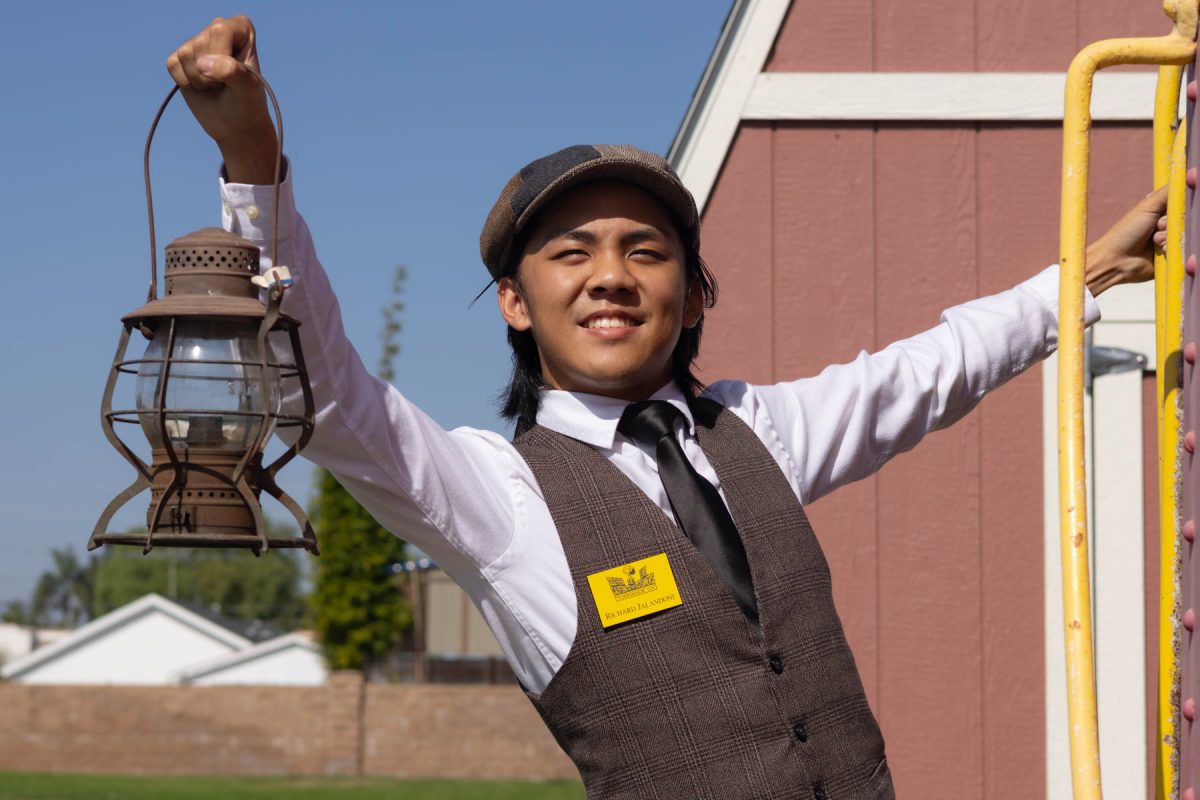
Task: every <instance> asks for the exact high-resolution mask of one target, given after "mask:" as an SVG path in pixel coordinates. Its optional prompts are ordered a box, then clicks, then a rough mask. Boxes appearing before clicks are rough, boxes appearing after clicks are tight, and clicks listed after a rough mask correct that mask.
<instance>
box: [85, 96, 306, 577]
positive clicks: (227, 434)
mask: <svg viewBox="0 0 1200 800" xmlns="http://www.w3.org/2000/svg"><path fill="white" fill-rule="evenodd" d="M257 77H258V78H259V80H260V82H261V83H262V85H263V88H264V89H265V90H266V92H267V95H268V96H269V97H270V99H271V103H272V105H273V106H274V109H275V118H276V120H277V121H278V123H279V138H278V145H279V151H278V159H277V161H276V165H275V207H276V211H278V207H279V182H280V174H281V171H282V162H283V121H282V119H281V118H280V116H279V104H278V102H277V101H276V99H275V95H274V92H272V91H271V88H270V86H268V85H267V83H266V81H264V80H263V79H262V78H261V76H257ZM177 91H178V87H176V88H174V89H172V90H171V92H170V93H169V94H168V95H167V97H166V99H165V100H164V101H163V103H162V105H161V106H160V107H159V109H158V113H157V114H156V115H155V117H154V121H153V123H151V125H150V133H149V134H148V135H147V137H146V149H145V155H144V168H145V180H146V206H147V209H148V212H149V217H150V291H149V293H148V295H147V302H146V304H145V305H143V306H142V307H141V308H138V309H137V310H135V311H132V312H130V313H129V314H126V315H125V316H124V317H122V319H121V322H122V324H123V330H122V332H121V338H120V342H119V344H118V345H117V353H116V356H114V358H113V364H112V369H111V370H110V372H109V377H108V382H107V384H106V386H105V389H104V399H103V401H102V403H101V412H100V417H101V421H102V425H103V427H104V433H105V436H107V437H108V440H109V441H110V442H111V443H112V445H113V446H114V447H115V448H117V450H118V451H119V452H120V453H121V455H122V456H123V457H124V458H125V460H126V461H128V462H129V463H130V464H131V465H132V466H133V468H134V469H135V470H136V471H137V479H136V480H135V481H134V482H133V483H132V484H131V485H130V486H129V487H128V488H127V489H125V491H123V492H121V493H120V494H119V495H117V496H116V497H115V498H113V500H112V501H111V502H109V504H108V506H107V507H105V509H104V512H103V513H102V514H101V515H100V519H99V521H98V522H97V523H96V527H95V529H94V530H93V532H92V536H91V539H90V540H89V541H88V549H89V550H91V549H95V548H97V547H99V546H101V545H104V544H126V545H141V546H142V547H143V552H149V551H150V549H151V548H152V547H155V546H160V547H161V546H167V547H245V548H249V549H250V550H252V551H253V552H254V553H255V555H259V554H261V553H262V552H264V551H266V550H267V549H269V548H271V547H303V548H305V549H306V550H309V551H310V552H312V553H314V554H316V553H317V552H318V549H317V539H316V535H315V534H314V533H313V529H312V525H311V524H310V523H309V521H308V518H307V517H306V516H305V514H304V511H303V509H302V508H301V507H300V505H299V504H298V503H296V501H295V500H293V499H292V498H291V497H290V496H288V495H287V493H285V492H284V491H283V490H282V489H280V488H279V484H278V483H277V482H276V480H275V476H276V475H277V473H278V472H279V470H280V469H281V468H282V467H283V466H284V465H285V464H286V463H287V462H289V461H291V460H292V459H293V458H294V457H295V456H296V454H297V453H299V452H300V450H301V448H303V447H304V445H305V444H306V443H307V442H308V440H309V437H310V436H311V435H312V430H313V398H312V388H311V386H310V384H309V380H308V374H307V373H306V371H305V369H304V358H303V355H302V353H301V349H300V338H299V335H298V331H297V328H298V327H299V325H300V323H299V322H298V321H296V320H295V319H293V318H292V317H290V316H288V315H287V314H284V313H283V312H282V311H281V310H280V305H281V303H282V300H283V295H284V293H285V291H286V289H287V287H288V285H290V282H291V281H290V277H289V276H288V273H287V269H286V267H278V265H277V262H276V260H275V255H276V249H277V247H278V242H279V230H278V224H279V223H278V215H277V214H276V216H275V221H274V222H273V225H272V235H271V256H272V259H271V261H272V268H271V269H270V270H268V271H267V276H266V277H265V278H264V277H260V276H259V250H258V247H257V246H256V245H255V244H254V243H252V242H250V241H248V240H246V239H242V238H241V237H238V236H235V235H234V234H232V233H227V232H226V231H224V230H221V229H219V228H204V229H202V230H199V231H196V232H194V233H189V234H187V235H186V236H183V237H181V238H179V239H176V240H175V241H173V242H171V243H170V244H169V245H167V247H166V256H165V258H166V276H165V277H166V281H165V282H166V295H165V296H164V297H162V298H160V297H158V268H157V261H156V249H157V248H156V245H155V233H154V203H153V200H152V198H151V193H150V143H151V141H152V140H153V138H154V131H155V128H157V127H158V121H159V119H160V118H161V117H162V114H163V111H164V110H165V109H166V107H167V104H168V103H170V102H171V98H172V97H174V96H175V93H176V92H177ZM134 331H137V332H139V333H141V334H142V335H143V336H145V337H146V338H147V339H149V345H148V346H147V347H146V352H145V355H144V356H142V357H141V358H133V359H129V358H126V350H127V348H128V345H129V339H130V336H131V335H132V334H133V332H134ZM271 334H274V335H271ZM269 335H271V336H270V341H269V339H268V336H269ZM285 342H286V345H285ZM123 375H125V376H134V380H135V381H136V384H135V394H136V401H135V408H131V409H119V410H113V407H112V400H113V393H114V390H115V389H116V386H117V382H118V380H119V379H120V378H121V376H123ZM289 382H291V384H292V385H291V387H289V388H293V389H294V388H296V385H297V384H298V389H299V394H300V395H301V396H302V397H303V406H304V408H303V412H302V413H284V411H283V410H281V406H282V396H283V393H284V392H283V388H284V387H285V386H287V385H288V383H289ZM118 423H124V424H129V425H135V426H137V427H140V428H141V431H142V433H143V434H145V436H146V438H147V439H148V440H149V444H150V453H151V461H150V463H149V464H147V463H146V462H145V461H143V460H142V459H141V458H140V457H139V456H138V455H137V454H136V453H135V452H134V450H133V449H132V448H130V447H129V446H128V445H127V444H126V443H125V442H124V441H123V440H122V439H121V437H120V436H118V435H117V432H116V424H118ZM286 428H295V429H298V435H296V436H295V437H294V439H293V441H292V443H291V446H290V447H288V448H287V450H286V451H285V452H284V453H283V454H282V455H281V456H279V457H278V458H277V459H276V460H275V461H274V462H272V463H270V464H268V465H265V466H264V464H263V449H264V447H265V445H266V443H267V440H268V439H269V438H270V436H271V434H272V432H274V431H275V430H277V429H286ZM144 489H149V490H150V506H149V509H148V510H147V512H146V532H145V533H111V532H107V530H106V529H107V527H108V524H109V522H110V521H111V519H112V517H113V515H114V514H115V513H116V511H117V510H118V509H119V508H121V507H122V506H124V505H125V504H126V503H127V502H129V500H131V499H132V498H133V497H134V496H135V495H137V494H140V493H141V492H142V491H143V490H144ZM264 491H265V492H266V493H267V494H269V495H271V496H272V497H274V498H275V499H277V500H278V501H279V502H280V503H281V504H282V505H283V506H284V507H285V508H287V509H288V511H290V512H291V514H292V516H293V517H295V520H296V523H297V524H298V525H299V527H300V535H299V536H294V537H290V538H282V537H269V536H268V535H267V530H266V525H265V523H264V518H263V512H262V507H261V506H260V504H259V498H260V497H261V494H262V492H264Z"/></svg>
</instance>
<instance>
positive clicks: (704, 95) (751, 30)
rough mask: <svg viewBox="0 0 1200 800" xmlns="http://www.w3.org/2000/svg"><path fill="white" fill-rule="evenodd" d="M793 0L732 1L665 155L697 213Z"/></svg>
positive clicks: (706, 195) (722, 160) (714, 178)
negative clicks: (686, 189)
mask: <svg viewBox="0 0 1200 800" xmlns="http://www.w3.org/2000/svg"><path fill="white" fill-rule="evenodd" d="M789 5H791V0H734V3H733V6H732V7H731V8H730V9H729V16H727V17H726V18H725V24H724V26H722V28H721V34H720V36H718V37H717V44H716V46H715V47H714V48H713V52H712V55H711V56H709V59H708V65H707V66H706V67H705V68H704V73H703V74H702V75H701V76H700V82H699V84H698V85H697V86H696V91H695V92H693V93H692V102H691V103H690V104H689V105H688V110H687V113H685V114H684V116H683V121H682V122H681V123H680V125H679V130H678V131H677V132H676V134H675V139H674V141H672V142H671V147H670V149H669V150H668V151H667V160H668V161H669V162H671V166H672V167H674V168H675V171H676V172H678V173H679V177H680V178H681V179H682V180H683V183H684V185H685V186H687V188H688V189H689V190H690V191H691V193H692V195H693V196H694V197H695V198H696V207H697V208H699V209H700V211H701V213H703V211H704V205H705V203H707V202H708V195H709V193H710V192H711V191H712V188H713V184H714V183H716V180H717V175H718V173H720V171H721V165H722V164H724V163H725V154H726V153H728V152H729V147H730V145H731V144H732V142H733V137H734V135H735V134H736V133H737V128H738V123H739V122H740V121H741V118H742V109H743V108H744V107H745V105H746V101H747V100H748V99H749V98H750V93H751V91H752V90H753V89H754V82H755V79H757V78H758V75H759V73H760V72H762V70H763V67H764V66H765V65H766V63H767V57H768V56H769V55H770V54H771V47H772V46H773V45H774V44H775V38H776V36H777V35H778V34H779V29H780V28H781V27H782V26H783V20H784V17H786V16H787V10H788V6H789Z"/></svg>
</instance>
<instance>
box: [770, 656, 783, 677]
mask: <svg viewBox="0 0 1200 800" xmlns="http://www.w3.org/2000/svg"><path fill="white" fill-rule="evenodd" d="M767 663H768V664H770V665H771V672H774V673H775V674H776V675H778V674H779V673H781V672H783V659H781V658H780V657H779V656H771V657H770V658H769V659H767Z"/></svg>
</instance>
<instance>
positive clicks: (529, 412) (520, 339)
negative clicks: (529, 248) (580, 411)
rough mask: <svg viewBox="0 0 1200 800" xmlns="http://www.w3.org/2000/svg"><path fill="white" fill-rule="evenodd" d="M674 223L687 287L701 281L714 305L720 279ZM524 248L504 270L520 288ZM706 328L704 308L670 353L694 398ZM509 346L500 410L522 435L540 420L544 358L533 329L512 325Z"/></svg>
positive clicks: (675, 373) (674, 372)
mask: <svg viewBox="0 0 1200 800" xmlns="http://www.w3.org/2000/svg"><path fill="white" fill-rule="evenodd" d="M672 222H673V223H674V225H675V230H676V231H677V232H678V233H679V238H680V241H682V242H683V249H684V260H683V265H684V273H685V274H686V276H687V283H688V286H689V287H690V286H692V284H693V283H694V282H696V281H699V283H700V291H701V292H702V294H703V298H704V305H703V308H705V309H708V308H712V307H713V306H714V305H716V303H717V279H716V278H715V277H714V276H713V274H712V272H711V271H710V270H709V268H708V265H707V264H705V263H704V259H702V258H701V257H700V249H699V246H698V245H697V244H695V243H694V242H692V241H691V239H692V237H690V236H687V235H686V234H685V232H684V231H685V229H684V228H683V226H682V225H680V224H679V222H678V221H677V220H675V219H672ZM534 227H536V226H535V225H533V224H530V225H526V226H525V230H527V231H528V230H533V228H534ZM524 250H525V247H524V241H520V240H519V241H518V242H517V243H516V246H515V247H513V258H512V261H511V262H510V263H509V264H508V265H507V266H506V267H505V270H504V277H506V278H512V279H513V281H514V282H515V283H516V284H517V288H518V289H519V288H520V287H521V279H520V266H521V254H522V253H523V252H524ZM703 331H704V311H703V310H702V311H701V312H700V319H699V320H697V322H696V324H695V325H694V326H692V327H691V328H685V329H684V330H682V331H681V332H680V334H679V341H678V342H676V344H675V350H674V352H672V353H671V377H672V379H674V381H675V383H676V384H677V385H678V386H679V390H680V391H681V392H683V394H684V396H685V397H694V396H695V395H697V394H699V393H700V392H701V391H703V390H704V384H703V383H701V382H700V379H699V378H697V377H696V376H695V374H694V373H693V372H692V364H693V363H694V362H695V360H696V356H697V355H698V354H699V353H700V334H701V333H703ZM508 346H509V347H510V348H511V349H512V367H513V368H512V377H511V378H510V379H509V381H508V387H507V388H506V389H504V390H503V391H502V392H500V397H499V400H500V402H501V412H500V413H501V414H502V415H503V416H504V418H505V419H507V420H509V421H513V420H516V423H517V431H516V433H517V435H518V436H520V435H521V434H522V433H523V432H524V431H525V430H526V429H527V428H528V427H529V426H530V425H532V424H533V423H534V420H535V419H537V412H538V405H539V404H540V402H541V390H542V389H543V388H545V385H546V383H545V381H544V380H543V379H542V359H541V356H540V355H539V354H538V346H537V341H536V340H535V339H534V338H533V332H532V331H518V330H517V329H516V328H513V327H511V326H510V327H509V329H508Z"/></svg>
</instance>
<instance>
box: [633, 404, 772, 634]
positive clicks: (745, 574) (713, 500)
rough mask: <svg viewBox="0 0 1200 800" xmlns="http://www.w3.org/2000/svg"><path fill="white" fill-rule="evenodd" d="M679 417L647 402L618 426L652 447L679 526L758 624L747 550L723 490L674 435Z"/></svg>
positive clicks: (668, 407)
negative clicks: (700, 470)
mask: <svg viewBox="0 0 1200 800" xmlns="http://www.w3.org/2000/svg"><path fill="white" fill-rule="evenodd" d="M682 416H683V412H681V411H680V410H679V409H677V408H675V406H673V405H671V404H670V403H668V402H667V401H666V400H645V401H643V402H640V403H633V404H631V405H630V406H629V407H628V408H626V409H625V413H624V414H622V415H621V421H620V422H619V423H617V430H618V431H620V432H621V433H623V434H625V435H626V436H628V437H629V438H630V439H634V440H636V441H639V442H643V443H644V444H649V445H653V446H654V454H655V458H656V460H657V462H658V475H659V477H660V478H661V479H662V482H663V488H665V489H666V490H667V498H668V499H669V500H670V501H671V510H672V511H674V512H675V519H676V520H678V522H679V527H680V528H682V529H683V532H684V534H685V535H686V536H687V537H688V539H690V540H691V542H692V544H694V545H695V546H696V549H697V550H699V551H700V555H702V556H704V557H705V558H706V559H707V560H708V563H709V564H711V565H712V568H713V571H714V572H716V573H717V577H719V578H720V579H721V580H722V581H724V582H725V585H726V586H728V587H729V590H730V591H731V592H732V593H733V598H734V600H736V601H737V604H738V605H739V606H741V608H742V611H743V612H745V614H746V617H747V618H748V619H749V620H750V621H751V622H752V623H755V624H757V623H758V605H757V604H756V603H755V601H754V587H753V585H752V584H751V582H750V565H749V563H747V561H746V549H745V548H744V547H743V546H742V538H741V537H740V536H738V532H737V526H736V525H734V524H733V517H731V516H730V515H729V509H728V508H726V507H725V502H724V501H723V500H722V499H721V494H720V493H719V492H718V491H717V489H716V487H715V486H713V485H712V484H711V483H709V482H708V481H706V480H705V479H704V477H703V476H701V475H700V473H698V472H696V468H695V467H693V466H692V464H691V462H689V461H688V460H687V457H686V456H685V455H684V454H683V448H682V447H680V446H679V440H678V439H676V438H675V420H676V419H678V418H679V417H682Z"/></svg>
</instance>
